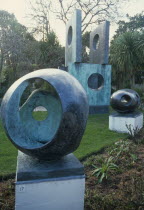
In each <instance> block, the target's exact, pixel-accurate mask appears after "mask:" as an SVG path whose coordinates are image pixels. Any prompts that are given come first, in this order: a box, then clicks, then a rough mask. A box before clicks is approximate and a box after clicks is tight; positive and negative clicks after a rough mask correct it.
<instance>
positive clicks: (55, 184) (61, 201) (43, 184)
mask: <svg viewBox="0 0 144 210" xmlns="http://www.w3.org/2000/svg"><path fill="white" fill-rule="evenodd" d="M84 191H85V176H84V169H83V165H82V164H81V163H80V162H79V160H78V159H77V158H76V157H75V156H74V155H73V154H69V155H67V156H65V157H63V158H62V159H61V160H57V161H51V162H48V161H39V160H38V159H36V158H33V157H30V156H28V155H25V154H24V153H21V152H19V154H18V161H17V178H16V201H15V209H16V210H46V209H50V210H59V209H62V210H68V209H69V210H73V209H75V210H83V208H84Z"/></svg>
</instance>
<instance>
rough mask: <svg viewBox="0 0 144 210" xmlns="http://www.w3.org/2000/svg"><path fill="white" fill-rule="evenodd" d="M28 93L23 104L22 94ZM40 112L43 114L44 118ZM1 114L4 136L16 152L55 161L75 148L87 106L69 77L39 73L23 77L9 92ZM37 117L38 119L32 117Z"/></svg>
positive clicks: (60, 73) (49, 71) (55, 72)
mask: <svg viewBox="0 0 144 210" xmlns="http://www.w3.org/2000/svg"><path fill="white" fill-rule="evenodd" d="M30 90H31V94H29V96H28V97H27V98H26V99H25V100H24V101H23V100H22V97H23V96H25V95H26V94H25V91H26V93H29V91H30ZM41 109H42V110H43V111H44V110H46V111H47V112H46V114H47V115H46V116H45V117H44V118H41V117H42V116H41V115H42V114H44V112H42V114H40V113H41V112H40V110H41ZM35 110H39V111H38V112H35ZM1 113H2V114H1V115H2V122H3V125H4V128H5V130H6V133H7V135H8V137H9V139H10V140H11V141H12V143H13V144H14V145H15V146H16V147H17V148H18V149H19V150H20V151H22V152H24V153H26V154H28V155H31V156H34V157H37V158H38V159H47V160H55V159H60V158H61V157H62V156H64V155H67V154H69V153H71V152H73V151H74V150H76V149H77V147H78V146H79V144H80V141H81V139H82V136H83V133H84V130H85V127H86V122H87V117H88V102H87V96H86V93H85V91H84V89H83V87H82V86H81V85H80V83H79V82H78V81H77V80H76V79H75V78H74V77H73V76H71V75H70V74H69V73H67V72H64V71H60V70H57V69H42V70H38V71H35V72H32V73H29V74H27V75H25V76H23V77H22V78H20V79H19V80H17V81H16V82H15V83H14V84H13V85H12V86H11V87H10V88H9V90H8V91H7V93H6V94H5V96H4V98H3V101H2V105H1ZM38 114H40V119H39V118H38V119H37V118H35V117H34V116H35V115H38Z"/></svg>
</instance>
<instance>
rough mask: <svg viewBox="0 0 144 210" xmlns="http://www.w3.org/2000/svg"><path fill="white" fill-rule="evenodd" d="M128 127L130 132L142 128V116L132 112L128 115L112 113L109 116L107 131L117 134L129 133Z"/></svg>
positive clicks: (139, 113)
mask: <svg viewBox="0 0 144 210" xmlns="http://www.w3.org/2000/svg"><path fill="white" fill-rule="evenodd" d="M126 125H128V126H130V128H131V130H132V132H134V130H136V129H141V128H142V127H143V114H142V113H141V112H133V113H129V114H120V113H112V114H111V115H110V116H109V129H110V130H112V131H117V132H119V133H130V131H129V130H128V128H127V126H126Z"/></svg>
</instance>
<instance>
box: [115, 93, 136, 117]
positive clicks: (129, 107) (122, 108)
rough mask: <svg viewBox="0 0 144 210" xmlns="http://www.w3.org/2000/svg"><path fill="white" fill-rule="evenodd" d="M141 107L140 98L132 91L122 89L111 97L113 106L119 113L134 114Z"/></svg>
mask: <svg viewBox="0 0 144 210" xmlns="http://www.w3.org/2000/svg"><path fill="white" fill-rule="evenodd" d="M139 105H140V96H139V95H138V93H137V92H136V91H134V90H131V89H122V90H118V91H116V92H114V93H113V94H112V96H111V106H112V108H113V109H114V110H116V111H117V112H119V113H130V112H134V111H135V110H136V108H138V106H139Z"/></svg>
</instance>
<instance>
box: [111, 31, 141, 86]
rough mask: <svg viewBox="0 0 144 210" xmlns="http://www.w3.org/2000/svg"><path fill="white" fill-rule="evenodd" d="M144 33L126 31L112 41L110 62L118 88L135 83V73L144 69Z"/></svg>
mask: <svg viewBox="0 0 144 210" xmlns="http://www.w3.org/2000/svg"><path fill="white" fill-rule="evenodd" d="M143 60H144V33H143V32H126V33H124V34H122V35H120V36H119V37H117V38H116V39H114V40H113V41H112V42H111V48H110V62H111V64H112V66H113V70H114V77H115V79H116V82H117V84H118V88H124V87H126V84H127V83H129V86H130V87H132V86H133V85H134V79H135V73H136V72H137V71H138V70H141V69H142V65H143V63H144V62H143Z"/></svg>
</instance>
